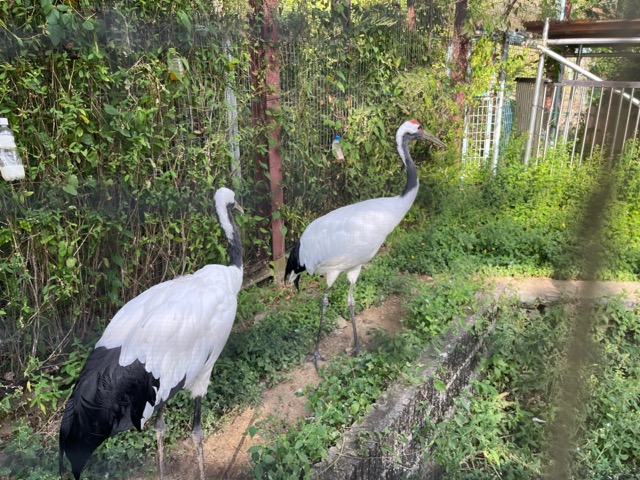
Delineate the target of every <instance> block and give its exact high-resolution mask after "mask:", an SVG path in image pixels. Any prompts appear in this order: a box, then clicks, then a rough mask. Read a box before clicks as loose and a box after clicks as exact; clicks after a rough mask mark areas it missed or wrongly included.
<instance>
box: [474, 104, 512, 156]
mask: <svg viewBox="0 0 640 480" xmlns="http://www.w3.org/2000/svg"><path fill="white" fill-rule="evenodd" d="M513 103H514V101H513V100H512V99H505V100H504V102H503V103H502V105H501V104H500V98H499V97H498V96H497V95H494V94H493V93H491V94H489V95H485V96H482V97H476V98H474V99H473V100H472V101H471V102H470V105H469V106H468V107H467V114H466V117H465V132H464V138H463V143H462V158H463V161H465V162H472V163H477V164H480V165H484V166H489V165H492V166H494V167H495V164H494V163H495V162H496V161H497V157H498V156H499V155H500V152H502V150H503V149H504V147H505V145H506V143H507V141H508V139H509V137H510V135H511V130H512V127H513V120H514V119H513ZM498 122H500V128H498Z"/></svg>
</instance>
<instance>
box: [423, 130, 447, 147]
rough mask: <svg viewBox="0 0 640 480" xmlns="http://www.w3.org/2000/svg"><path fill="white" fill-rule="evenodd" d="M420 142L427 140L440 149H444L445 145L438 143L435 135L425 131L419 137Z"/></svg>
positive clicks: (438, 140)
mask: <svg viewBox="0 0 640 480" xmlns="http://www.w3.org/2000/svg"><path fill="white" fill-rule="evenodd" d="M420 139H421V140H428V141H430V142H431V143H435V144H436V145H437V146H438V147H440V148H446V145H445V144H444V143H442V142H441V141H440V139H438V138H437V137H436V136H435V135H433V134H432V133H431V132H429V131H427V130H423V131H422V135H421V137H420Z"/></svg>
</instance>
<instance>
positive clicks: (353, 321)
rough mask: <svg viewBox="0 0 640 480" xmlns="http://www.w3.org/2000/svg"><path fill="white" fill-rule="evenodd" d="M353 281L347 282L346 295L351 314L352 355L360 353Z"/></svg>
mask: <svg viewBox="0 0 640 480" xmlns="http://www.w3.org/2000/svg"><path fill="white" fill-rule="evenodd" d="M353 286H354V283H349V295H348V296H347V304H348V305H349V315H351V326H352V327H353V356H354V357H355V356H356V355H358V353H360V342H359V341H358V329H357V328H356V314H355V308H356V301H355V299H354V298H353Z"/></svg>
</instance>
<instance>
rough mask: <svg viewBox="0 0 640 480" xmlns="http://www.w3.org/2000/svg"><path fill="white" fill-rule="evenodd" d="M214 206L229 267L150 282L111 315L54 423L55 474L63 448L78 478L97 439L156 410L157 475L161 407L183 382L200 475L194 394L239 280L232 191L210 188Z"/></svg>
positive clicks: (232, 309) (224, 330)
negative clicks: (57, 442)
mask: <svg viewBox="0 0 640 480" xmlns="http://www.w3.org/2000/svg"><path fill="white" fill-rule="evenodd" d="M215 207H216V213H217V214H218V218H219V220H220V224H221V226H222V230H223V231H224V234H225V236H226V237H227V242H228V254H229V265H228V266H224V265H207V266H205V267H203V268H201V269H200V270H198V271H197V272H195V273H193V274H191V275H185V276H182V277H178V278H176V279H174V280H169V281H166V282H163V283H160V284H158V285H155V286H153V287H151V288H150V289H149V290H147V291H145V292H143V293H141V294H140V295H138V296H137V297H135V298H134V299H132V300H130V301H129V302H128V303H127V304H125V305H124V306H123V307H122V308H121V309H120V310H119V311H118V313H116V315H115V316H114V317H113V319H112V320H111V322H110V323H109V325H108V326H107V328H106V329H105V331H104V333H103V334H102V337H101V338H100V340H98V342H97V343H96V346H95V349H94V350H93V351H92V352H91V354H90V355H89V358H88V359H87V362H86V364H85V365H84V367H83V369H82V371H81V372H80V375H79V377H78V380H77V383H76V385H75V388H74V389H73V393H72V394H71V396H70V397H69V400H68V401H67V404H66V407H65V410H64V415H63V417H62V423H61V425H60V459H59V462H60V475H61V476H62V475H63V472H64V454H66V455H67V458H68V459H69V461H70V462H71V469H72V472H73V476H74V477H75V479H76V480H78V479H79V478H80V473H81V472H82V469H83V468H84V466H85V464H86V462H87V460H88V459H89V457H90V456H91V454H92V453H93V452H94V450H95V449H96V448H98V447H99V446H100V444H102V442H104V441H105V440H106V439H107V438H109V437H111V436H112V435H115V434H116V433H118V432H122V431H125V430H128V429H130V428H131V427H135V428H136V429H137V430H142V428H143V427H144V425H145V423H146V422H147V421H148V420H149V419H150V418H151V416H152V415H153V414H154V413H155V414H156V422H155V429H156V437H157V441H158V473H159V476H160V478H161V479H162V478H163V476H164V466H163V437H164V431H165V424H164V421H163V419H162V412H163V409H164V406H165V404H166V402H167V401H168V400H169V399H170V398H171V397H173V395H174V394H175V393H176V392H178V391H179V390H181V389H183V388H184V389H186V390H188V391H189V392H190V393H191V396H192V398H193V399H194V402H195V411H194V416H193V433H192V437H193V442H194V445H195V448H196V454H197V457H198V467H199V470H200V478H201V479H202V480H204V457H203V450H202V426H201V423H200V416H201V400H202V397H203V396H204V395H205V394H206V392H207V387H208V385H209V378H210V376H211V370H212V368H213V364H214V363H215V362H216V360H217V359H218V356H219V355H220V352H221V351H222V349H223V347H224V345H225V343H226V342H227V338H228V337H229V332H230V331H231V327H232V326H233V321H234V318H235V315H236V306H237V295H238V292H239V291H240V287H241V285H242V241H241V239H240V235H239V232H238V227H237V225H236V223H235V221H234V219H233V215H232V208H233V207H237V205H236V203H235V196H234V193H233V192H232V191H231V190H229V189H228V188H221V189H219V190H217V191H216V194H215ZM240 211H241V209H240Z"/></svg>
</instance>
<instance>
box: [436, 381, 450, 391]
mask: <svg viewBox="0 0 640 480" xmlns="http://www.w3.org/2000/svg"><path fill="white" fill-rule="evenodd" d="M433 388H435V389H436V390H437V391H439V392H444V391H445V390H446V389H447V384H446V383H444V382H443V381H442V380H434V381H433Z"/></svg>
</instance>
